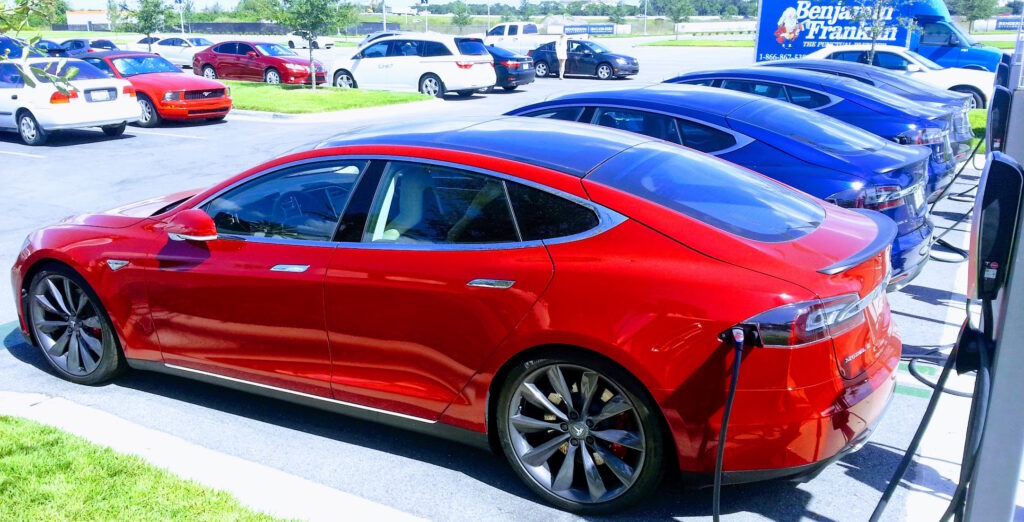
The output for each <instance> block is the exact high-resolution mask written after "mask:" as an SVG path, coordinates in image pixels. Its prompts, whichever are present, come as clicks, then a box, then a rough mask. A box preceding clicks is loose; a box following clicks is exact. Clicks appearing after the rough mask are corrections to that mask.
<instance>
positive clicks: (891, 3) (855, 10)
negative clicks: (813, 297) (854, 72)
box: [849, 0, 995, 63]
mask: <svg viewBox="0 0 1024 522" xmlns="http://www.w3.org/2000/svg"><path fill="white" fill-rule="evenodd" d="M915 1H916V0H853V2H852V3H851V5H850V7H849V9H851V11H850V13H851V19H852V20H853V21H855V22H857V23H859V24H860V27H861V28H862V29H863V30H864V31H866V33H867V36H868V37H869V39H870V40H871V48H870V49H869V50H868V56H867V63H873V62H874V59H875V47H876V46H877V45H878V41H879V40H882V41H889V40H892V39H893V38H895V35H896V32H897V31H898V30H899V28H900V27H904V28H906V29H907V31H908V35H907V38H908V39H909V38H910V36H909V33H911V32H913V31H916V30H917V21H916V20H914V18H913V17H912V16H898V13H900V12H903V11H904V9H905V8H906V6H908V5H911V4H913V3H914V2H915ZM993 1H995V0H993Z"/></svg>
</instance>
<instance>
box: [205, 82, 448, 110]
mask: <svg viewBox="0 0 1024 522" xmlns="http://www.w3.org/2000/svg"><path fill="white" fill-rule="evenodd" d="M224 83H226V84H228V85H230V86H231V99H232V100H233V101H234V108H236V109H245V110H250V111H266V112H284V113H290V114H301V113H311V112H329V111H342V110H345V109H360V108H364V107H376V106H378V105H393V104H396V103H408V102H415V101H423V100H429V99H430V97H429V96H426V95H423V94H419V93H411V92H390V91H369V90H364V89H336V88H333V87H317V90H316V91H313V90H312V89H310V88H309V87H308V86H303V85H268V84H266V83H254V82H239V81H225V82H224Z"/></svg>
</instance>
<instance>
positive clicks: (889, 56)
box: [807, 45, 996, 109]
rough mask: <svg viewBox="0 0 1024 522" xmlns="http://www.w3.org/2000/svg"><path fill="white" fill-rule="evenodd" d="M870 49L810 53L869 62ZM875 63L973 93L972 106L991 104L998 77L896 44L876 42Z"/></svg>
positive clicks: (864, 47)
mask: <svg viewBox="0 0 1024 522" xmlns="http://www.w3.org/2000/svg"><path fill="white" fill-rule="evenodd" d="M870 49H871V46H870V45H851V46H844V47H836V46H832V47H826V48H824V49H819V50H818V51H815V52H813V53H811V54H809V55H807V57H808V58H817V59H821V60H842V61H847V62H855V63H863V64H866V63H868V53H869V51H870ZM871 65H874V66H876V67H881V68H883V69H888V70H890V71H895V72H898V73H901V74H905V75H907V76H909V77H911V78H913V79H915V80H918V81H921V82H924V83H927V84H930V85H934V86H935V87H938V88H939V89H943V90H950V91H955V92H962V93H964V94H969V95H971V98H972V101H973V102H974V103H973V106H972V107H971V108H972V109H975V108H977V109H983V108H985V107H986V106H987V104H988V99H989V97H990V96H991V95H992V84H993V83H994V82H995V79H996V75H995V73H993V72H989V71H986V70H978V69H963V68H960V67H943V66H941V65H939V64H937V63H935V62H933V61H931V60H929V59H928V58H925V57H924V56H921V55H920V54H917V53H915V52H914V51H911V50H910V49H907V48H905V47H897V46H895V45H876V46H875V57H874V59H873V60H872V62H871Z"/></svg>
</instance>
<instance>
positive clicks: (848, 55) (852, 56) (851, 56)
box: [829, 51, 866, 63]
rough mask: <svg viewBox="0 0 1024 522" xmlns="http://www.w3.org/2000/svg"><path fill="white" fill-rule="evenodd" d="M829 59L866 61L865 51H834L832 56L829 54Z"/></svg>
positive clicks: (855, 61)
mask: <svg viewBox="0 0 1024 522" xmlns="http://www.w3.org/2000/svg"><path fill="white" fill-rule="evenodd" d="M829 59H830V60H839V61H843V62H854V63H864V62H865V61H866V60H865V58H864V52H863V51H842V52H838V53H832V56H829Z"/></svg>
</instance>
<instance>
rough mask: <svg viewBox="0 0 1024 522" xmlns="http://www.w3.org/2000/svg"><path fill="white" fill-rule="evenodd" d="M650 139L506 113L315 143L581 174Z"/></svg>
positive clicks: (357, 132)
mask: <svg viewBox="0 0 1024 522" xmlns="http://www.w3.org/2000/svg"><path fill="white" fill-rule="evenodd" d="M649 141H656V140H654V139H652V138H649V137H647V136H642V135H639V134H633V133H630V132H625V131H619V130H615V129H609V128H605V127H595V126H592V125H586V124H581V123H575V122H565V121H560V120H549V119H542V118H516V117H509V116H506V117H500V118H493V117H489V118H460V119H452V120H446V121H436V122H425V123H416V124H408V123H399V124H389V125H383V126H373V127H364V128H360V129H353V131H351V132H350V133H346V134H341V135H338V136H335V137H334V138H331V139H328V140H327V141H324V142H323V143H321V144H319V145H318V146H317V147H316V148H318V149H319V148H326V147H339V146H345V145H399V146H401V145H405V146H415V147H428V148H442V149H448V150H455V151H460V152H469V153H476V154H482V155H485V156H493V157H497V158H502V159H507V160H512V161H518V162H522V163H528V164H531V165H537V166H539V167H544V168H547V169H550V170H555V171H558V172H562V173H565V174H570V175H572V176H576V177H580V178H582V177H584V176H586V175H587V174H588V173H589V172H590V171H592V170H594V169H595V168H597V166H598V165H600V164H601V163H603V162H604V161H606V160H608V159H609V158H611V157H613V156H616V155H618V154H620V153H622V152H623V151H626V150H628V149H630V148H632V147H635V146H637V145H639V144H641V143H646V142H649Z"/></svg>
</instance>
